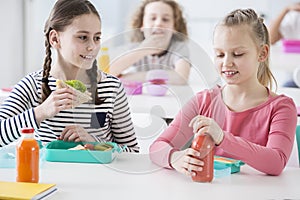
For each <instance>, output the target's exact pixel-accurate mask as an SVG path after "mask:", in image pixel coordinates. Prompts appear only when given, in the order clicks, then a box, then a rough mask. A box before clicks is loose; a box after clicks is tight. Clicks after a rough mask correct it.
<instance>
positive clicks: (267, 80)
mask: <svg viewBox="0 0 300 200" xmlns="http://www.w3.org/2000/svg"><path fill="white" fill-rule="evenodd" d="M213 36H214V37H213V47H214V52H215V55H214V63H215V66H216V68H217V71H218V72H219V75H220V76H221V77H222V79H223V80H224V82H225V84H224V85H222V86H219V85H217V86H215V87H214V88H212V89H207V90H204V91H201V92H199V93H197V94H196V96H195V97H194V98H192V99H191V100H190V102H188V103H187V104H186V105H185V106H184V107H183V108H182V109H181V111H180V112H179V113H178V114H177V116H176V117H175V119H174V120H173V121H172V123H171V124H170V125H169V127H168V128H167V129H166V130H165V131H164V132H163V133H162V135H161V136H160V137H159V138H158V139H157V140H156V141H154V143H153V144H152V145H151V146H150V157H151V159H152V161H153V162H154V163H156V164H158V165H160V166H163V167H167V168H173V169H175V170H176V171H178V172H180V173H183V174H185V175H187V176H194V175H195V174H196V173H195V172H197V171H201V170H202V167H203V165H205V163H203V161H202V160H201V159H200V157H201V155H200V154H201V153H200V152H198V151H196V150H193V149H192V148H185V149H184V148H183V147H184V146H185V145H186V144H188V142H189V140H190V139H192V138H193V137H194V135H198V134H203V133H206V134H208V135H210V136H211V138H212V139H213V140H214V142H215V145H216V148H215V149H216V150H215V154H216V155H219V156H224V157H230V158H233V159H238V160H242V161H243V162H245V163H246V164H248V165H249V166H251V167H253V168H255V169H257V170H259V171H261V172H263V173H266V174H269V175H279V174H280V173H281V172H282V171H283V169H284V167H285V166H286V164H287V162H288V160H289V157H290V154H291V151H292V147H293V144H294V137H295V130H296V124H297V113H296V107H295V104H294V102H293V100H292V99H291V98H289V97H287V96H285V95H277V94H276V93H275V92H273V91H272V88H273V87H272V86H273V85H274V84H275V85H276V81H275V80H274V77H273V75H272V73H271V71H270V68H269V51H270V50H269V48H270V41H269V34H268V30H267V28H266V26H265V24H264V23H263V19H261V18H259V17H258V15H257V14H256V12H255V11H254V10H252V9H237V10H234V11H232V12H231V13H229V14H228V15H227V16H226V17H225V18H224V19H223V21H221V22H220V23H219V24H217V26H216V28H215V30H214V35H213Z"/></svg>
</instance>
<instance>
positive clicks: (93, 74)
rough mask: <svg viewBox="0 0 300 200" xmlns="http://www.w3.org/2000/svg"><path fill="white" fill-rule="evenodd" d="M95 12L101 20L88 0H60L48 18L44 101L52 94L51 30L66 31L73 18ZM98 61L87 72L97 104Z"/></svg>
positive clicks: (43, 85) (44, 67) (43, 80)
mask: <svg viewBox="0 0 300 200" xmlns="http://www.w3.org/2000/svg"><path fill="white" fill-rule="evenodd" d="M91 13H92V14H95V15H96V16H98V18H99V21H101V18H100V15H99V13H98V11H97V10H96V8H95V7H94V6H93V4H92V3H91V2H89V1H88V0H58V1H57V2H56V3H55V5H54V7H53V9H52V11H51V13H50V16H49V18H48V19H47V21H46V23H45V27H44V34H45V48H46V56H45V60H44V65H43V78H42V101H45V100H46V99H47V98H48V96H49V95H50V94H51V90H50V87H49V85H48V82H49V81H48V77H49V73H50V70H51V63H52V58H51V55H52V53H51V45H50V43H49V33H50V31H51V30H56V31H61V32H62V31H64V30H65V28H66V27H67V26H68V25H70V24H72V22H73V20H74V19H75V18H76V17H78V16H81V15H84V14H91ZM97 69H98V67H97V62H96V61H94V63H93V67H92V68H91V69H89V70H87V74H88V76H89V78H90V81H91V89H90V90H91V91H90V92H91V93H92V94H93V95H92V98H93V100H94V102H95V104H99V103H100V102H101V100H100V99H99V98H98V92H97Z"/></svg>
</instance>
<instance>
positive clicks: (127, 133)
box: [111, 82, 139, 152]
mask: <svg viewBox="0 0 300 200" xmlns="http://www.w3.org/2000/svg"><path fill="white" fill-rule="evenodd" d="M111 131H112V135H113V137H114V140H115V142H116V143H118V144H120V145H124V146H126V149H125V150H126V151H129V152H139V146H138V142H137V139H136V134H135V131H134V128H133V124H132V120H131V116H130V110H129V106H128V101H127V96H126V94H125V90H124V88H123V85H122V83H121V82H119V87H118V89H117V93H116V101H115V104H114V109H113V115H112V124H111Z"/></svg>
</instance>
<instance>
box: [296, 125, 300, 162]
mask: <svg viewBox="0 0 300 200" xmlns="http://www.w3.org/2000/svg"><path fill="white" fill-rule="evenodd" d="M296 140H297V146H298V158H299V165H300V125H297V128H296Z"/></svg>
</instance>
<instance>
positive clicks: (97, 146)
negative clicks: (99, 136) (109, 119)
mask: <svg viewBox="0 0 300 200" xmlns="http://www.w3.org/2000/svg"><path fill="white" fill-rule="evenodd" d="M84 147H85V148H86V149H89V150H98V151H109V150H111V149H113V148H114V147H113V146H112V145H110V144H107V143H99V144H95V145H94V144H85V145H84Z"/></svg>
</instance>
